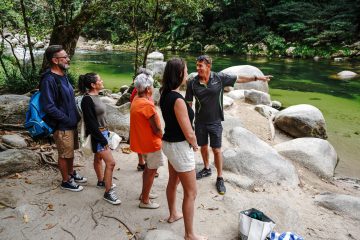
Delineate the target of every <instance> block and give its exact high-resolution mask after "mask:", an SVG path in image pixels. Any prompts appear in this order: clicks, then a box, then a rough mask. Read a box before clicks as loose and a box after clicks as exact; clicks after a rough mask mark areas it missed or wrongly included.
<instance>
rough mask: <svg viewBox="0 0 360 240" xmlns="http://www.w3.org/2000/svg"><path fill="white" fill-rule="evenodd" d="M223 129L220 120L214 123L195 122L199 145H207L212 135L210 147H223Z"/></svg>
mask: <svg viewBox="0 0 360 240" xmlns="http://www.w3.org/2000/svg"><path fill="white" fill-rule="evenodd" d="M222 131H223V127H222V125H221V122H220V121H219V122H214V123H199V122H195V135H196V139H197V144H198V145H199V146H205V145H207V144H208V143H209V137H210V147H212V148H221V138H222Z"/></svg>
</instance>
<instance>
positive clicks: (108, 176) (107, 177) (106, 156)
mask: <svg viewBox="0 0 360 240" xmlns="http://www.w3.org/2000/svg"><path fill="white" fill-rule="evenodd" d="M99 154H100V157H101V158H102V159H103V160H104V162H105V172H104V181H105V192H109V191H110V188H111V186H112V174H113V170H114V167H115V160H114V158H113V156H112V154H111V151H110V148H106V149H105V150H104V151H102V152H100V153H99Z"/></svg>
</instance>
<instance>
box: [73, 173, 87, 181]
mask: <svg viewBox="0 0 360 240" xmlns="http://www.w3.org/2000/svg"><path fill="white" fill-rule="evenodd" d="M70 176H71V177H72V178H73V179H74V180H75V182H78V183H86V182H87V178H86V177H83V176H81V175H80V174H79V173H78V172H77V171H75V170H74V172H73V174H70Z"/></svg>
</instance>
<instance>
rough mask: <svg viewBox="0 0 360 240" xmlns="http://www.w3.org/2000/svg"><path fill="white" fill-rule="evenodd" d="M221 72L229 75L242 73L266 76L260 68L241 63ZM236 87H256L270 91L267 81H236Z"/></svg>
mask: <svg viewBox="0 0 360 240" xmlns="http://www.w3.org/2000/svg"><path fill="white" fill-rule="evenodd" d="M221 72H223V73H226V74H229V75H236V76H238V75H240V76H245V77H253V76H264V74H263V73H262V72H261V70H260V69H258V68H257V67H254V66H251V65H239V66H233V67H229V68H226V69H224V70H222V71H221ZM235 89H255V90H259V91H262V92H265V93H268V92H269V85H268V83H267V82H263V81H254V82H248V83H235Z"/></svg>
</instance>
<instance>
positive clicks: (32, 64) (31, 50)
mask: <svg viewBox="0 0 360 240" xmlns="http://www.w3.org/2000/svg"><path fill="white" fill-rule="evenodd" d="M20 5H21V12H22V16H23V21H24V26H25V32H26V37H27V41H28V45H29V52H30V60H31V66H32V70H33V71H34V72H35V71H36V66H35V58H34V53H33V49H32V42H31V37H30V31H29V25H28V19H27V17H26V11H25V5H24V0H20ZM24 59H25V57H24Z"/></svg>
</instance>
